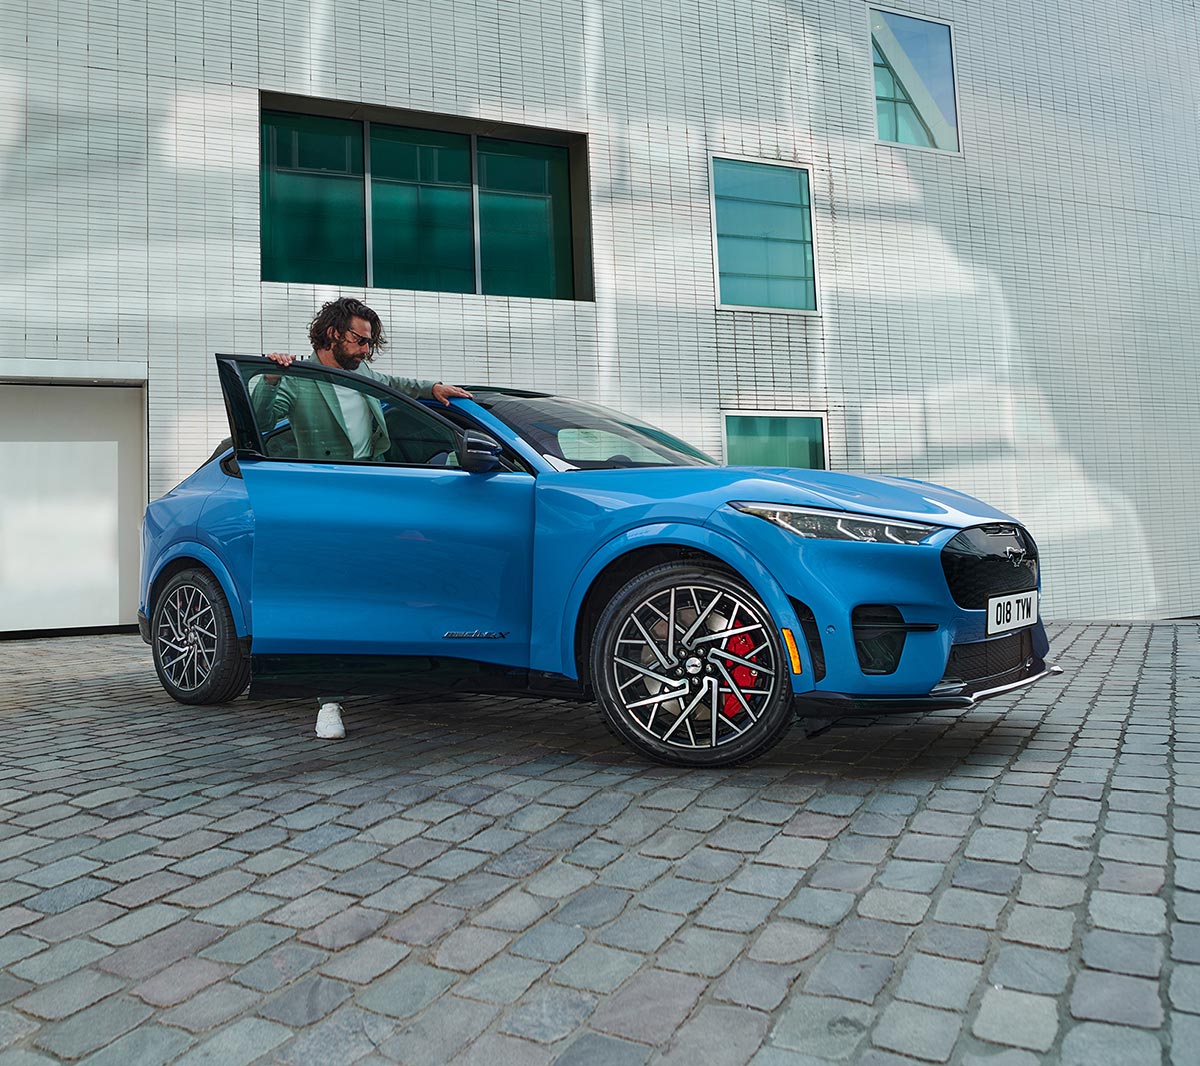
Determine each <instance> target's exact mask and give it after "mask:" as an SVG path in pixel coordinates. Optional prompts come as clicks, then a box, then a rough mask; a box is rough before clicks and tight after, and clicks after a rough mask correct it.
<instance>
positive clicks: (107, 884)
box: [10, 877, 112, 914]
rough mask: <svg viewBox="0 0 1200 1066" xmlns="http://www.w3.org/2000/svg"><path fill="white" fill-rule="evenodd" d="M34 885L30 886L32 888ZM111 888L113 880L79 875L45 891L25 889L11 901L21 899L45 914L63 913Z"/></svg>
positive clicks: (25, 904) (33, 908)
mask: <svg viewBox="0 0 1200 1066" xmlns="http://www.w3.org/2000/svg"><path fill="white" fill-rule="evenodd" d="M32 887H33V886H29V888H30V889H32ZM111 890H112V882H111V881H101V880H100V879H99V878H96V877H77V878H76V879H75V880H74V881H68V882H66V883H65V884H61V885H56V886H55V887H54V888H49V889H46V891H44V892H36V893H33V894H30V892H29V889H23V890H22V891H21V892H20V893H19V894H18V895H17V896H15V897H14V900H12V901H10V902H15V900H16V899H19V900H21V902H22V903H23V904H24V906H26V907H28V908H29V909H30V910H35V911H41V912H42V913H43V914H62V913H63V912H64V911H69V910H71V909H73V908H75V907H78V906H79V905H80V904H81V903H87V902H88V901H89V900H93V899H95V898H96V897H97V896H103V895H104V894H105V893H106V892H109V891H111Z"/></svg>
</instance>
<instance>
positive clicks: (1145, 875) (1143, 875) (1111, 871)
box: [1096, 860, 1167, 896]
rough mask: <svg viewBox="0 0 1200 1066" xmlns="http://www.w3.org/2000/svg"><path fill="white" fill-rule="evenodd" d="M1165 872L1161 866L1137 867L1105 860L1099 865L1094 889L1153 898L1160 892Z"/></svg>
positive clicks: (1164, 880) (1131, 864)
mask: <svg viewBox="0 0 1200 1066" xmlns="http://www.w3.org/2000/svg"><path fill="white" fill-rule="evenodd" d="M1166 879H1167V872H1166V870H1165V869H1164V868H1163V867H1161V866H1138V865H1135V864H1133V863H1127V862H1115V861H1113V860H1106V861H1104V862H1102V863H1101V864H1100V880H1099V881H1098V882H1097V885H1096V887H1097V888H1100V889H1103V890H1104V891H1105V892H1129V893H1133V894H1134V895H1139V896H1155V895H1158V893H1159V892H1161V891H1162V887H1163V884H1164V883H1165V882H1166Z"/></svg>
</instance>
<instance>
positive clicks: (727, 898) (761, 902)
mask: <svg viewBox="0 0 1200 1066" xmlns="http://www.w3.org/2000/svg"><path fill="white" fill-rule="evenodd" d="M774 907H775V901H774V900H772V899H768V898H764V897H762V896H749V895H746V894H745V893H743V892H731V891H729V890H728V889H722V890H721V891H719V892H718V893H717V894H716V895H715V896H714V897H713V898H712V899H711V900H710V901H709V902H708V903H707V904H705V906H704V907H703V908H702V909H701V911H700V913H699V914H698V915H697V916H696V919H695V920H696V923H697V924H698V925H703V926H707V927H709V928H710V929H723V930H726V931H727V932H735V933H749V932H752V931H754V930H755V929H758V928H759V927H760V926H761V925H762V924H763V922H764V921H766V919H767V915H769V914H770V913H771V911H772V910H773V909H774Z"/></svg>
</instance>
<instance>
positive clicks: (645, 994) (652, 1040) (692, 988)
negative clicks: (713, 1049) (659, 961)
mask: <svg viewBox="0 0 1200 1066" xmlns="http://www.w3.org/2000/svg"><path fill="white" fill-rule="evenodd" d="M704 988H705V984H704V982H703V981H702V980H700V979H699V978H697V977H691V976H689V975H686V974H679V973H672V972H670V971H667V970H657V969H651V970H647V971H645V972H643V973H641V974H638V975H637V976H636V977H634V978H632V979H631V980H629V981H628V982H627V983H626V984H625V985H624V986H623V987H622V988H620V989H619V990H618V991H616V992H615V993H613V994H612V995H610V996H608V997H607V998H606V999H605V1000H604V1001H603V1002H602V1003H601V1004H600V1006H599V1008H598V1009H597V1010H596V1012H595V1014H593V1015H592V1020H591V1025H592V1027H593V1028H594V1029H598V1030H599V1031H600V1032H604V1033H609V1034H610V1035H612V1036H619V1037H624V1038H625V1039H628V1040H633V1041H635V1042H637V1043H642V1044H650V1045H652V1046H658V1045H661V1044H663V1043H665V1042H666V1041H667V1040H668V1039H669V1038H670V1036H671V1034H672V1033H674V1032H675V1030H676V1029H677V1028H678V1027H679V1026H680V1024H681V1023H682V1022H683V1020H684V1018H686V1017H687V1015H688V1014H689V1012H690V1011H691V1009H692V1007H693V1006H694V1005H695V1003H696V1001H697V1000H698V999H699V998H700V994H701V993H702V992H703V991H704Z"/></svg>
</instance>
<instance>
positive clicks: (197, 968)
mask: <svg viewBox="0 0 1200 1066" xmlns="http://www.w3.org/2000/svg"><path fill="white" fill-rule="evenodd" d="M232 972H233V967H232V966H228V965H221V964H219V963H216V962H211V961H209V960H207V959H198V958H191V959H181V960H180V961H179V962H176V963H173V964H172V965H170V966H168V967H167V968H166V969H165V970H161V971H159V972H158V973H157V974H155V975H154V976H153V977H151V978H150V979H149V980H147V981H143V982H142V983H141V984H140V985H137V986H136V987H135V988H134V989H133V994H134V995H135V996H137V997H139V998H140V999H143V1000H145V1001H146V1002H147V1003H149V1004H151V1005H152V1006H155V1007H173V1006H175V1004H176V1003H182V1002H183V1001H184V1000H185V999H189V998H190V997H192V996H194V995H195V994H196V993H197V992H199V991H201V990H202V989H205V988H207V987H208V986H209V985H211V984H215V983H216V982H217V981H220V980H221V979H222V978H224V977H227V976H228V975H229V974H230V973H232Z"/></svg>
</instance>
